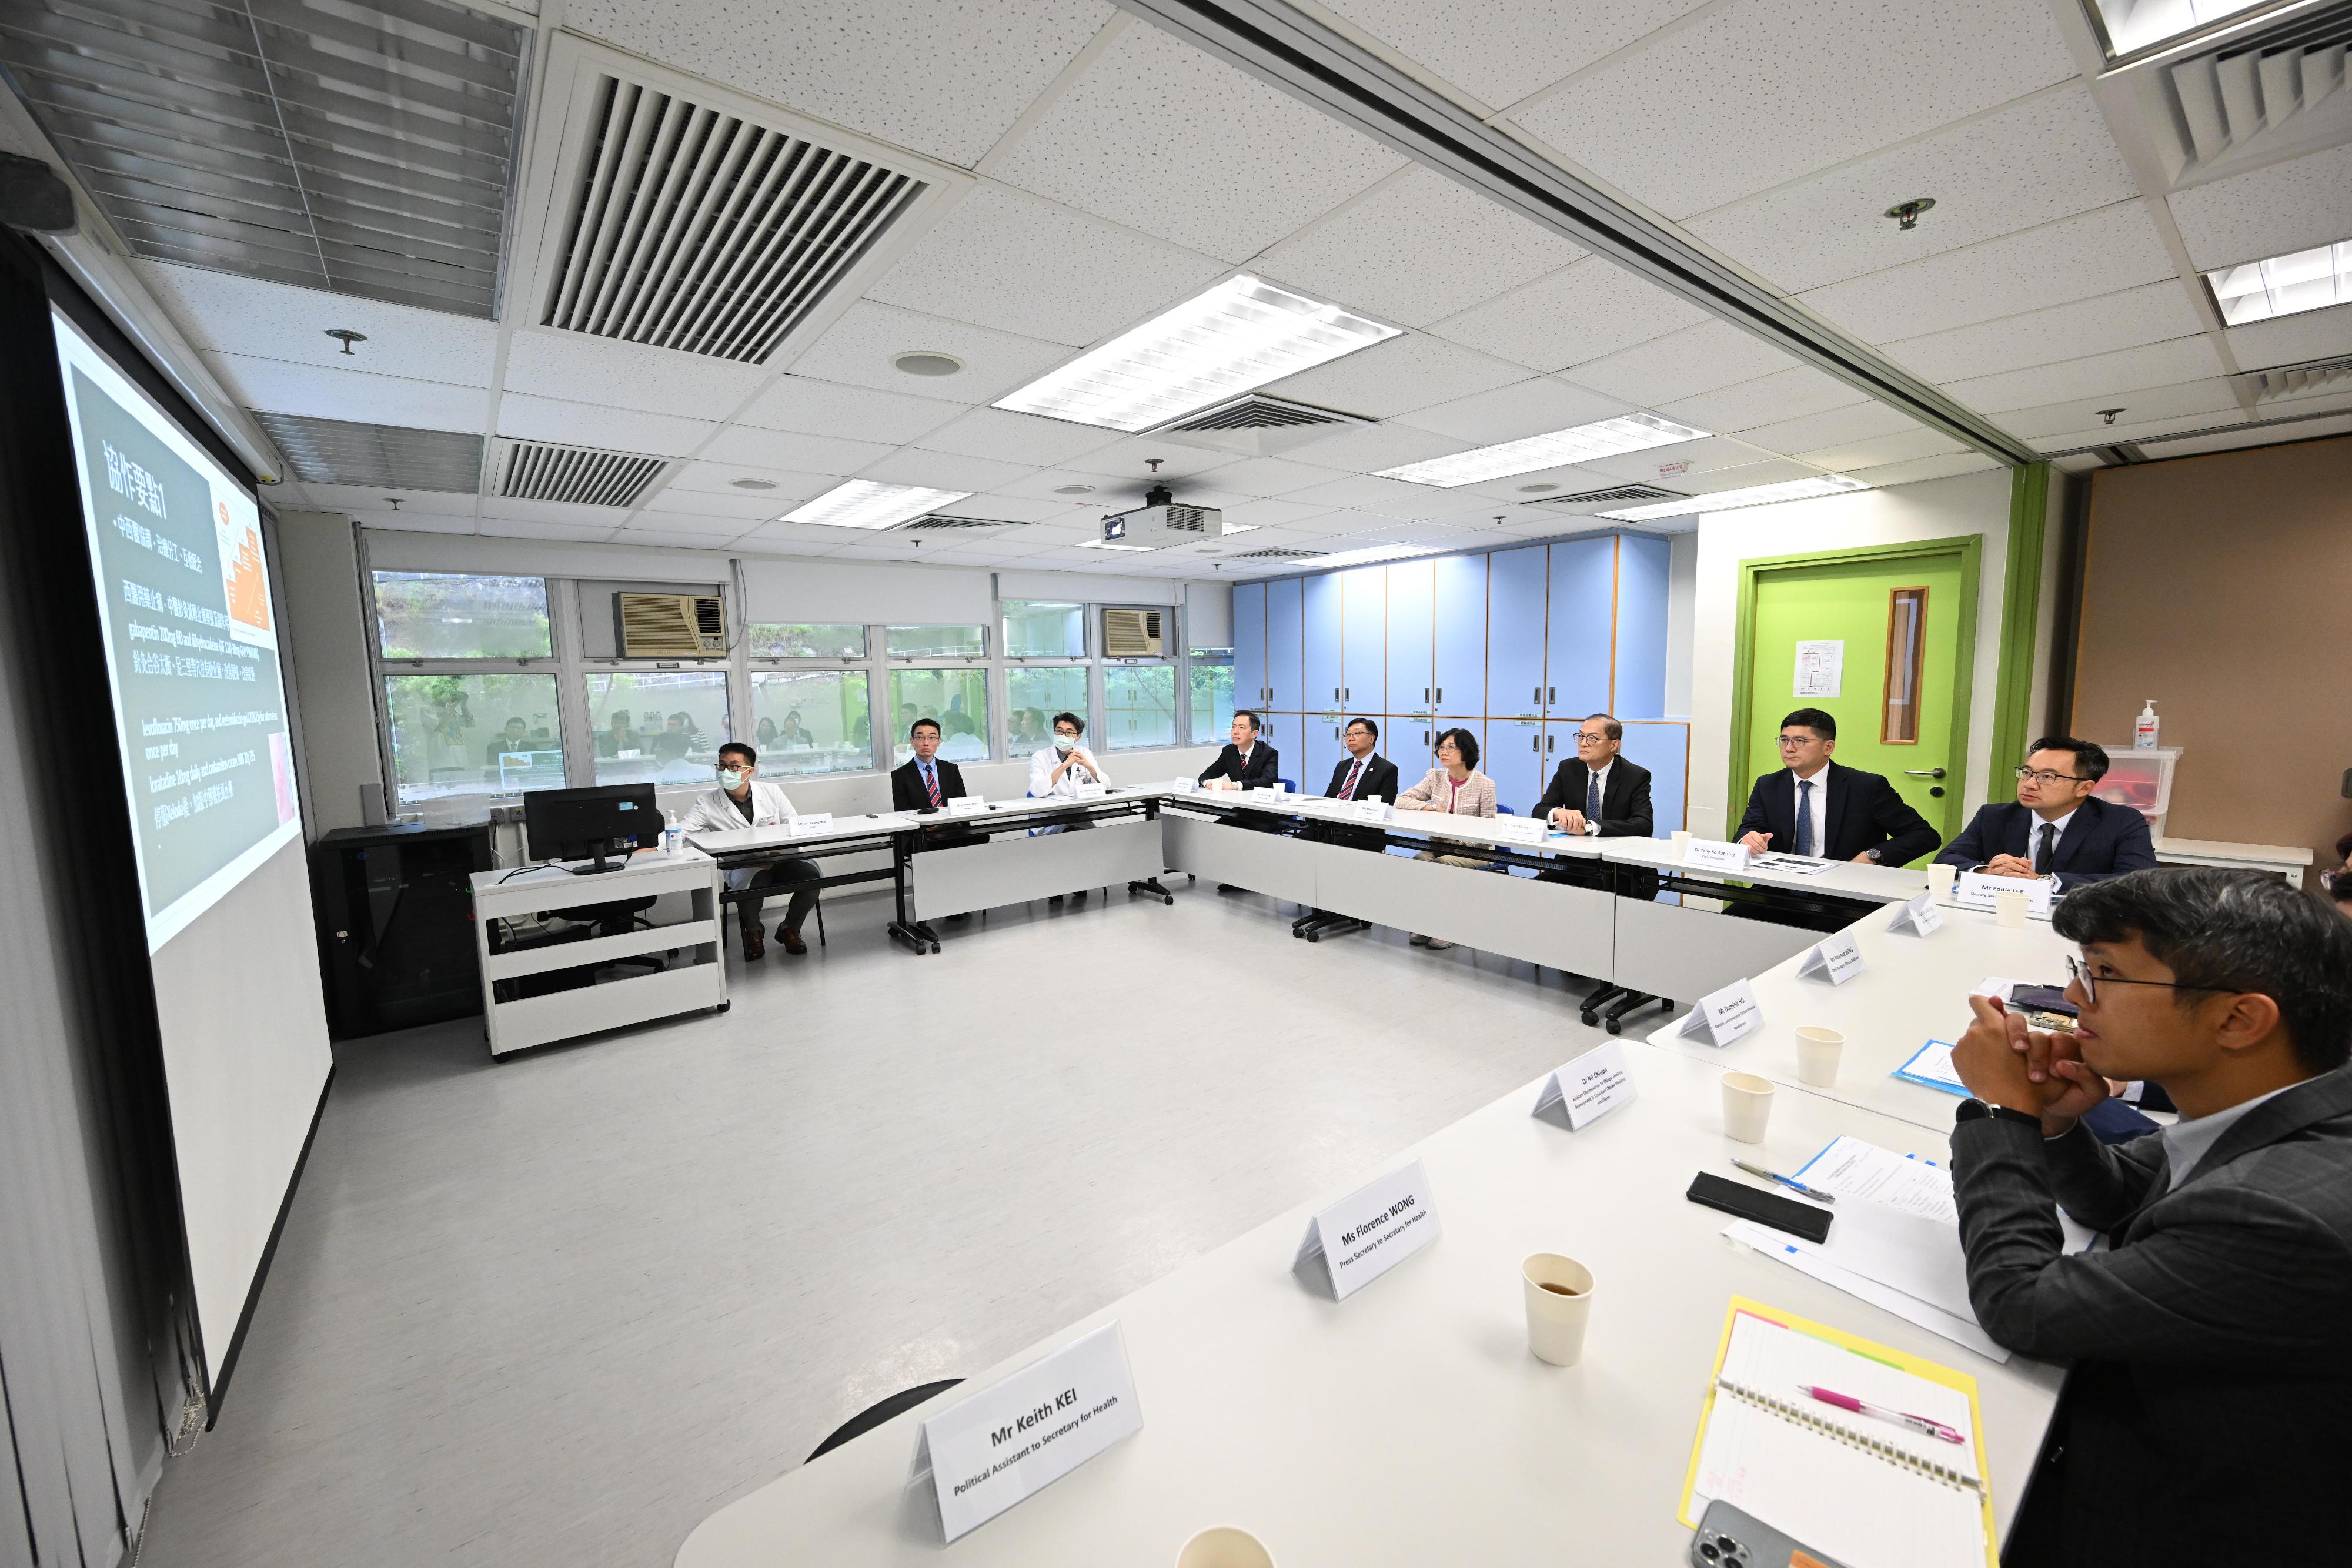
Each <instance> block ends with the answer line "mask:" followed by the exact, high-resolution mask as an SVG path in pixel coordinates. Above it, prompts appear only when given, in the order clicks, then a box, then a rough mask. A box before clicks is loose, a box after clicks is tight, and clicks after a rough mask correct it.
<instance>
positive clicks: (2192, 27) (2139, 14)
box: [2091, 0, 2275, 59]
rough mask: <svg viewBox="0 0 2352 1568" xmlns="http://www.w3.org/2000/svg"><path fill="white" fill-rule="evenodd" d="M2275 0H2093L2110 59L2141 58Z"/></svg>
mask: <svg viewBox="0 0 2352 1568" xmlns="http://www.w3.org/2000/svg"><path fill="white" fill-rule="evenodd" d="M2274 3H2275V0H2091V9H2092V11H2093V12H2094V13H2095V14H2096V16H2098V19H2099V30H2100V31H2101V32H2103V33H2105V35H2106V44H2107V57H2108V58H2110V59H2120V58H2122V57H2124V56H2126V55H2131V54H2137V53H2138V52H2139V51H2140V50H2142V49H2145V48H2147V47H2149V46H2151V45H2154V44H2160V43H2162V42H2164V41H2165V40H2166V39H2167V38H2177V37H2180V35H2181V34H2183V33H2193V32H2195V31H2196V30H2197V29H2198V28H2200V27H2210V26H2212V25H2213V24H2214V23H2216V22H2220V21H2225V20H2227V19H2228V18H2230V17H2231V16H2238V15H2240V14H2241V13H2242V12H2247V11H2252V10H2257V9H2259V8H2261V7H2262V6H2263V5H2271V4H2274Z"/></svg>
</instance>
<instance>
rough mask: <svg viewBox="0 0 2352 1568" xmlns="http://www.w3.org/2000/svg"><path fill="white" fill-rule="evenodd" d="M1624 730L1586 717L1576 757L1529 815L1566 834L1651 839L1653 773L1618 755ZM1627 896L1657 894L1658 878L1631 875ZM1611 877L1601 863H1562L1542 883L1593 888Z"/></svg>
mask: <svg viewBox="0 0 2352 1568" xmlns="http://www.w3.org/2000/svg"><path fill="white" fill-rule="evenodd" d="M1624 746H1625V727H1624V726H1623V725H1622V724H1621V723H1619V722H1618V721H1617V720H1616V719H1615V718H1614V717H1612V716H1610V715H1608V714H1605V713H1596V714H1590V715H1587V716H1586V717H1585V720H1584V722H1583V724H1581V725H1580V726H1579V727H1577V731H1576V755H1575V756H1574V757H1571V758H1567V759H1566V760H1564V761H1562V762H1561V763H1560V765H1559V768H1556V769H1555V770H1554V771H1553V773H1552V776H1551V784H1550V786H1549V788H1547V789H1545V790H1544V792H1543V794H1542V796H1541V797H1540V798H1539V799H1538V800H1537V801H1536V803H1535V804H1534V806H1532V807H1530V808H1529V809H1528V815H1529V816H1530V817H1534V818H1536V819H1537V820H1538V821H1543V822H1547V823H1549V824H1550V825H1551V826H1552V827H1555V828H1558V829H1559V830H1560V831H1562V832H1568V833H1580V834H1583V835H1584V836H1586V837H1588V838H1596V839H1619V838H1633V839H1646V838H1648V837H1649V836H1650V831H1651V824H1652V817H1651V814H1650V770H1649V769H1648V768H1644V767H1643V766H1642V765H1641V764H1639V763H1637V762H1629V761H1627V760H1626V759H1625V758H1623V757H1621V756H1620V755H1618V754H1619V753H1620V752H1621V751H1622V750H1623V749H1624ZM1630 878H1631V881H1632V882H1633V885H1632V886H1631V887H1629V888H1628V889H1627V891H1628V892H1629V893H1630V894H1632V895H1633V896H1634V897H1636V898H1651V897H1654V896H1655V895H1656V894H1657V891H1658V889H1657V877H1656V876H1655V874H1654V873H1647V872H1636V873H1630ZM1608 879H1609V872H1608V869H1607V867H1606V866H1605V864H1604V863H1603V862H1600V861H1580V860H1577V861H1572V860H1562V861H1561V862H1559V865H1557V866H1555V867H1553V868H1552V869H1551V870H1550V871H1548V872H1545V873H1542V875H1541V876H1540V877H1539V878H1538V880H1539V881H1543V882H1565V883H1577V884H1580V885H1582V886H1588V887H1593V886H1600V885H1602V884H1603V883H1606V882H1607V881H1608Z"/></svg>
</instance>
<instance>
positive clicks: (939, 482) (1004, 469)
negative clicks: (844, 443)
mask: <svg viewBox="0 0 2352 1568" xmlns="http://www.w3.org/2000/svg"><path fill="white" fill-rule="evenodd" d="M1035 472H1036V465H1034V464H1029V463H1004V462H1000V461H998V460H997V459H996V458H993V457H966V456H961V455H957V454H955V453H951V452H925V451H923V450H921V449H920V448H919V447H914V446H902V447H900V448H899V449H898V451H896V452H893V453H892V454H890V455H888V456H887V457H884V458H881V459H879V460H877V461H876V462H873V463H870V464H868V465H866V466H865V467H864V468H861V469H859V470H858V472H857V476H858V477H859V478H861V479H878V480H880V481H881V482H882V483H884V484H886V485H921V486H928V487H929V488H930V489H934V490H963V491H974V490H999V489H1003V487H1004V486H1006V485H1008V484H1010V483H1012V482H1013V480H1015V479H1020V478H1025V477H1026V476H1029V475H1031V474H1034V473H1035Z"/></svg>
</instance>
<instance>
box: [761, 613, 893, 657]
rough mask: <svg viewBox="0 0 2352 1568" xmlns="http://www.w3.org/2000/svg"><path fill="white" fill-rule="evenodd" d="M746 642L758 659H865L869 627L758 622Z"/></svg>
mask: <svg viewBox="0 0 2352 1568" xmlns="http://www.w3.org/2000/svg"><path fill="white" fill-rule="evenodd" d="M745 639H746V641H747V642H748V643H749V644H750V646H751V657H753V658H755V659H862V658H864V657H866V628H865V627H864V626H862V625H856V626H854V625H847V624H826V625H822V626H803V625H801V624H798V623H797V622H782V623H779V622H753V623H752V624H751V625H750V626H749V627H747V628H745Z"/></svg>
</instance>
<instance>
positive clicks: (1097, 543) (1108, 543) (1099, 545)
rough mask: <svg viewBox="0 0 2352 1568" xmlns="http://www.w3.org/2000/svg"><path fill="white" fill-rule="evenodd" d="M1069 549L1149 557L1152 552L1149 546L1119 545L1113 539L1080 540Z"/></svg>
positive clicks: (1163, 547)
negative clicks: (1112, 550) (1132, 553)
mask: <svg viewBox="0 0 2352 1568" xmlns="http://www.w3.org/2000/svg"><path fill="white" fill-rule="evenodd" d="M1070 548H1071V549H1123V550H1131V551H1133V552H1134V553H1135V554H1137V555H1150V553H1151V550H1152V547H1151V546H1150V545H1130V544H1121V543H1119V542H1118V541H1117V540H1115V539H1080V540H1079V541H1078V542H1077V543H1076V544H1074V545H1072V546H1071V547H1070ZM1160 548H1162V549H1165V548H1166V547H1165V546H1162V547H1160Z"/></svg>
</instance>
